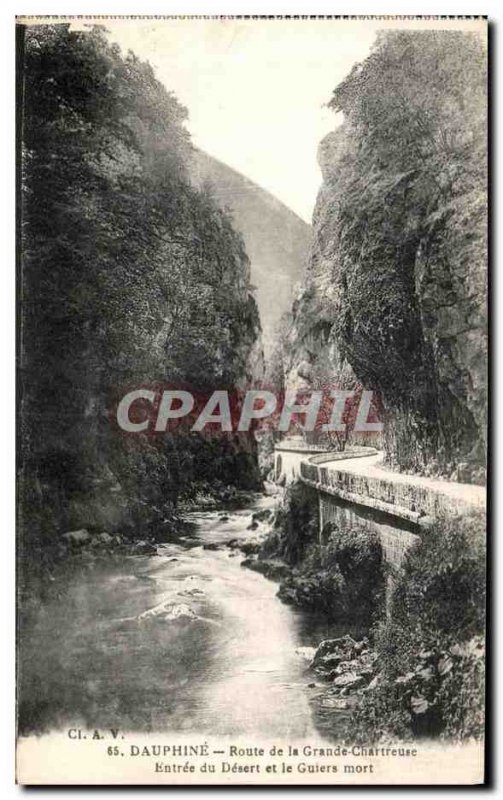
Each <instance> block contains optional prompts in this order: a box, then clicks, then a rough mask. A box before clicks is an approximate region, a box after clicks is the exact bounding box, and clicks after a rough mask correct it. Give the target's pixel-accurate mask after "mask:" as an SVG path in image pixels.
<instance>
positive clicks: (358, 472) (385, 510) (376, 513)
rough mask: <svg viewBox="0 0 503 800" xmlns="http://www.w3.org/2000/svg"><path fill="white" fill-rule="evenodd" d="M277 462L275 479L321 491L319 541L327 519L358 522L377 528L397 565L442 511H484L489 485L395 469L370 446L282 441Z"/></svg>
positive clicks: (386, 556)
mask: <svg viewBox="0 0 503 800" xmlns="http://www.w3.org/2000/svg"><path fill="white" fill-rule="evenodd" d="M274 466H275V479H276V482H278V483H282V484H288V483H290V482H291V481H293V480H296V479H300V480H301V481H303V482H304V483H305V484H307V485H308V486H311V487H313V488H314V489H315V490H316V492H317V494H318V503H319V519H320V525H319V537H320V544H325V542H326V538H325V537H326V534H327V523H328V522H334V523H337V522H346V523H347V522H349V523H353V524H355V523H358V524H360V525H364V526H365V527H369V528H371V529H373V530H374V531H376V532H377V533H378V535H379V538H380V540H381V545H382V548H383V554H384V559H385V561H386V562H387V563H390V564H393V565H394V566H397V567H399V566H400V565H401V563H402V561H403V558H404V555H405V553H406V551H407V549H408V548H409V547H410V546H411V544H413V543H414V542H415V541H416V540H417V537H418V536H421V534H422V532H424V530H425V529H427V528H428V527H429V526H430V525H431V523H432V522H433V520H434V519H435V518H436V517H438V516H439V515H442V514H447V513H449V514H453V513H463V512H464V513H466V512H467V511H470V510H473V509H477V508H478V509H480V510H482V511H484V510H485V504H486V490H485V487H483V486H473V485H471V484H460V483H454V482H451V481H445V480H439V479H433V478H423V477H419V476H416V475H405V474H403V473H399V472H392V471H391V470H388V469H385V468H384V467H383V466H382V464H381V455H380V454H379V453H378V451H377V450H374V449H373V448H369V447H361V448H355V449H352V450H349V451H347V452H344V453H334V452H330V453H329V452H327V451H326V450H321V448H320V447H313V446H308V445H305V444H304V443H303V442H302V441H299V440H283V441H282V442H280V443H278V444H277V445H276V447H275V464H274Z"/></svg>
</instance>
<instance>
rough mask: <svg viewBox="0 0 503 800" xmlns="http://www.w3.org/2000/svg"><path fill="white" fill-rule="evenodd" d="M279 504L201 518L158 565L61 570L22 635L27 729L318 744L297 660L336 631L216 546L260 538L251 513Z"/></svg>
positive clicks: (263, 501)
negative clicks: (304, 650) (100, 730)
mask: <svg viewBox="0 0 503 800" xmlns="http://www.w3.org/2000/svg"><path fill="white" fill-rule="evenodd" d="M273 502H274V501H273V499H272V498H268V497H264V496H260V497H257V499H256V501H255V503H254V505H253V507H250V508H248V509H244V510H242V511H233V512H226V514H225V515H224V514H223V513H222V512H215V511H211V512H198V513H193V514H191V515H189V521H190V522H191V523H192V526H193V532H191V533H190V535H188V536H185V537H184V538H183V539H179V540H178V541H176V542H173V543H166V544H164V545H161V546H160V548H159V555H157V556H126V555H118V554H116V555H113V556H107V557H102V558H98V559H96V560H91V561H90V562H89V563H87V562H85V563H84V565H83V566H82V567H81V568H79V569H75V568H73V569H62V570H60V571H59V573H57V574H56V578H55V580H56V583H58V582H59V586H57V590H55V591H53V592H52V593H51V595H50V598H49V599H48V600H47V601H46V602H45V603H44V604H43V605H42V606H41V608H40V609H39V611H38V613H37V615H36V620H35V621H34V622H32V623H31V625H30V630H29V631H26V633H24V634H23V637H22V650H21V652H20V658H19V664H20V685H21V693H20V704H21V707H20V716H21V719H24V720H25V726H26V727H27V729H28V730H29V729H31V730H33V729H36V730H38V731H41V730H54V729H63V728H65V727H67V726H79V725H81V726H87V727H89V728H94V727H103V726H105V727H107V728H109V727H119V728H121V729H122V730H131V731H144V732H149V731H150V732H158V731H163V732H166V731H169V732H170V733H174V732H179V733H186V734H189V733H198V734H200V735H209V734H212V735H218V736H230V735H243V736H246V735H250V734H253V735H255V736H258V737H260V736H261V735H263V736H267V737H269V738H270V737H278V738H281V737H283V738H285V739H286V738H289V739H303V738H309V739H310V740H313V739H316V738H319V737H323V734H322V733H320V732H319V731H317V730H316V728H315V724H314V721H313V715H312V713H311V705H310V702H309V699H310V698H309V694H310V690H309V689H308V684H309V682H310V681H312V680H313V679H312V677H311V676H309V674H307V673H306V661H305V659H304V658H302V656H301V655H299V653H297V652H296V650H297V649H298V648H299V647H301V646H305V645H316V644H317V643H318V642H319V641H320V640H321V639H322V638H325V637H327V636H333V635H337V634H338V633H341V631H340V630H337V628H334V627H333V626H329V625H328V624H327V623H326V622H324V621H323V620H320V619H319V618H316V619H314V618H313V616H312V615H310V614H307V613H304V612H301V611H299V610H296V609H293V608H291V607H290V606H286V605H284V604H283V603H282V602H281V601H280V600H278V598H277V597H276V591H277V584H276V583H274V582H272V581H270V580H268V579H266V578H264V577H263V576H262V575H260V574H257V573H256V572H253V571H250V570H247V569H246V568H243V567H241V566H240V563H241V561H242V560H243V555H242V554H241V553H240V552H239V551H236V550H231V549H229V548H228V547H223V546H222V547H221V548H220V549H209V548H208V545H209V546H210V548H211V547H217V546H219V545H224V543H225V542H227V541H228V540H229V539H232V538H234V537H239V538H243V537H245V536H252V535H253V533H252V532H251V531H249V530H247V528H248V526H249V524H250V521H251V513H252V511H253V510H256V509H258V508H263V507H266V506H268V505H271V504H272V503H273ZM204 546H206V547H204ZM28 634H29V635H28ZM26 723H27V725H26Z"/></svg>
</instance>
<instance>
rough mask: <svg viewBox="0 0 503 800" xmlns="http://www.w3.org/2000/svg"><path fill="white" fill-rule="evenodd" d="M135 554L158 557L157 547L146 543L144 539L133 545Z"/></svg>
mask: <svg viewBox="0 0 503 800" xmlns="http://www.w3.org/2000/svg"><path fill="white" fill-rule="evenodd" d="M133 554H134V555H142V556H143V555H146V556H148V555H157V547H156V546H155V544H152V542H146V541H145V540H144V539H140V541H139V542H135V543H134V545H133Z"/></svg>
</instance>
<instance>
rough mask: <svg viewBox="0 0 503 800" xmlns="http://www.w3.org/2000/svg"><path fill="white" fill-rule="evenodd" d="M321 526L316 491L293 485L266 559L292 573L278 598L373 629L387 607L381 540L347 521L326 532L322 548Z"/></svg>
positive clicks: (267, 545) (269, 540) (328, 526)
mask: <svg viewBox="0 0 503 800" xmlns="http://www.w3.org/2000/svg"><path fill="white" fill-rule="evenodd" d="M318 526H319V520H318V497H317V494H316V491H315V490H314V489H312V488H311V487H309V486H306V485H305V484H303V483H302V482H300V481H296V482H294V483H292V484H290V486H288V488H287V489H286V492H285V497H284V499H283V502H282V504H281V506H280V508H279V509H278V511H277V512H276V516H275V521H274V526H273V529H272V531H271V532H270V534H269V537H268V538H267V539H266V541H265V542H264V544H263V546H262V550H261V553H260V557H261V558H271V557H276V558H277V557H279V558H281V559H283V560H284V561H285V562H286V563H287V564H288V565H289V566H290V567H291V570H290V573H289V574H288V575H287V576H286V577H285V578H284V579H283V580H282V582H281V585H280V588H279V592H278V596H279V597H280V598H281V599H282V600H283V601H284V602H287V603H292V604H294V605H297V606H300V607H304V608H309V609H311V610H313V611H321V612H323V613H324V614H326V615H327V616H328V617H329V618H332V619H333V620H337V621H338V622H340V621H343V620H346V621H350V622H352V623H354V622H358V623H359V624H363V625H368V624H369V623H370V622H371V620H373V619H374V618H375V616H376V613H379V612H380V611H381V609H382V605H383V590H384V584H383V571H382V548H381V544H380V542H379V539H378V536H377V535H376V534H375V533H374V532H372V531H371V530H369V529H367V528H364V527H362V526H359V525H357V524H356V523H349V522H345V521H343V520H342V518H341V520H340V521H339V522H338V523H327V524H326V525H325V526H324V529H323V532H322V541H321V542H320V541H319V536H318Z"/></svg>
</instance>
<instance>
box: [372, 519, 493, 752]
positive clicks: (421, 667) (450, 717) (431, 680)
mask: <svg viewBox="0 0 503 800" xmlns="http://www.w3.org/2000/svg"><path fill="white" fill-rule="evenodd" d="M485 570H486V558H485V520H484V517H483V515H482V514H472V515H468V516H464V517H452V518H445V519H440V520H438V522H437V523H436V524H435V526H434V528H433V529H432V530H431V531H430V532H429V535H428V536H427V537H426V538H425V539H423V541H422V542H421V543H420V544H418V545H417V546H416V547H415V548H414V549H413V550H412V551H411V552H410V554H409V555H408V557H407V560H406V564H405V568H404V570H403V572H402V573H401V574H400V576H399V577H398V582H397V586H396V588H395V592H394V598H393V609H392V615H391V618H390V619H388V620H387V621H385V622H383V623H381V624H380V625H379V626H378V627H377V628H376V631H375V647H376V650H377V653H378V664H379V667H380V675H379V679H378V680H377V681H376V686H375V687H374V688H373V689H372V690H368V691H367V693H366V694H365V696H364V700H363V703H362V705H361V706H360V708H359V710H358V712H357V716H356V730H357V735H358V736H360V738H361V739H362V740H365V741H369V739H370V740H374V741H375V740H379V739H381V738H385V739H393V738H405V739H406V738H410V737H413V736H438V735H440V736H443V737H446V738H460V739H461V738H469V737H480V736H482V735H483V733H484V693H485V682H484V671H485V670H484V658H485V647H484V630H485Z"/></svg>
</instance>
